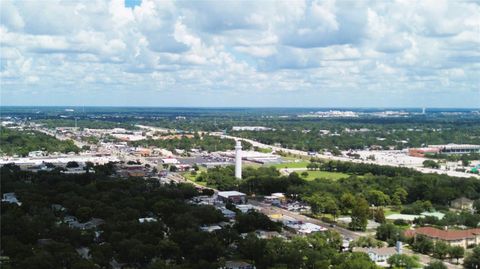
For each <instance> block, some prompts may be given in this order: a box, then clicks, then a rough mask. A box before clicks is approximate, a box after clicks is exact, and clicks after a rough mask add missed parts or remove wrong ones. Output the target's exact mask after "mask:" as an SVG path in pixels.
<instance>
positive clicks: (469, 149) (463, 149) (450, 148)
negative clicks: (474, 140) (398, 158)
mask: <svg viewBox="0 0 480 269" xmlns="http://www.w3.org/2000/svg"><path fill="white" fill-rule="evenodd" d="M429 153H430V154H447V155H448V154H469V153H480V145H469V144H461V145H459V144H447V145H430V146H428V147H423V148H410V149H408V154H409V155H410V156H414V157H424V156H425V155H426V154H429Z"/></svg>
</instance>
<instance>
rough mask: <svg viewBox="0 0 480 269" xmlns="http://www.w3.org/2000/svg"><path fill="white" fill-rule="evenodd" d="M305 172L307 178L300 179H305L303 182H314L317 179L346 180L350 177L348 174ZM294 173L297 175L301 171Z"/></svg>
mask: <svg viewBox="0 0 480 269" xmlns="http://www.w3.org/2000/svg"><path fill="white" fill-rule="evenodd" d="M305 171H306V172H307V173H308V176H307V177H302V178H305V180H308V181H310V180H315V179H317V178H328V179H332V180H338V179H341V178H347V177H349V176H350V175H349V174H345V173H339V172H327V171H307V170H305ZM296 172H297V173H298V174H301V173H302V172H303V171H296Z"/></svg>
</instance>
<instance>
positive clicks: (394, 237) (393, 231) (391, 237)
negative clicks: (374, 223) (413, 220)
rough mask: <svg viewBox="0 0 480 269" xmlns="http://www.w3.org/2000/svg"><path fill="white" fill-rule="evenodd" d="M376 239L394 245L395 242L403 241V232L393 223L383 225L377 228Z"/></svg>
mask: <svg viewBox="0 0 480 269" xmlns="http://www.w3.org/2000/svg"><path fill="white" fill-rule="evenodd" d="M376 237H377V239H379V240H382V241H387V242H388V244H389V245H394V244H395V242H397V241H403V239H404V238H403V230H402V229H401V228H399V227H397V226H396V225H394V224H393V223H385V224H382V225H380V226H378V227H377V233H376Z"/></svg>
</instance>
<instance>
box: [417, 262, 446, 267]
mask: <svg viewBox="0 0 480 269" xmlns="http://www.w3.org/2000/svg"><path fill="white" fill-rule="evenodd" d="M423 269H448V267H447V266H446V265H445V264H444V263H443V262H441V261H433V262H429V263H428V264H427V266H425V267H423Z"/></svg>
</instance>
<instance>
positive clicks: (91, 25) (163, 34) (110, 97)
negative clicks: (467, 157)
mask: <svg viewBox="0 0 480 269" xmlns="http://www.w3.org/2000/svg"><path fill="white" fill-rule="evenodd" d="M0 22H1V23H0V45H1V51H0V52H1V53H0V83H1V84H0V86H1V88H0V104H1V105H45V106H50V105H68V106H74V105H78V106H83V105H86V106H87V105H88V106H170V107H171V106H194V107H203V106H204V107H230V106H233V107H239V106H240V107H459V108H461V107H466V108H467V107H468V108H479V107H480V0H477V1H468V0H466V1H462V0H452V1H445V0H422V1H420V0H419V1H414V0H397V1H393V0H392V1H387V0H385V1H381V0H376V1H353V0H348V1H334V0H326V1H302V0H295V1H293V0H292V1H281V0H277V1H273V0H272V1H266V0H258V1H234V0H229V1H220V0H218V1H204V0H200V1H182V0H179V1H163V0H162V1H152V0H127V1H124V0H112V1H100V0H98V1H96V0H89V1H73V0H68V1H65V0H42V1H33V0H31V1H10V0H1V2H0Z"/></svg>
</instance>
